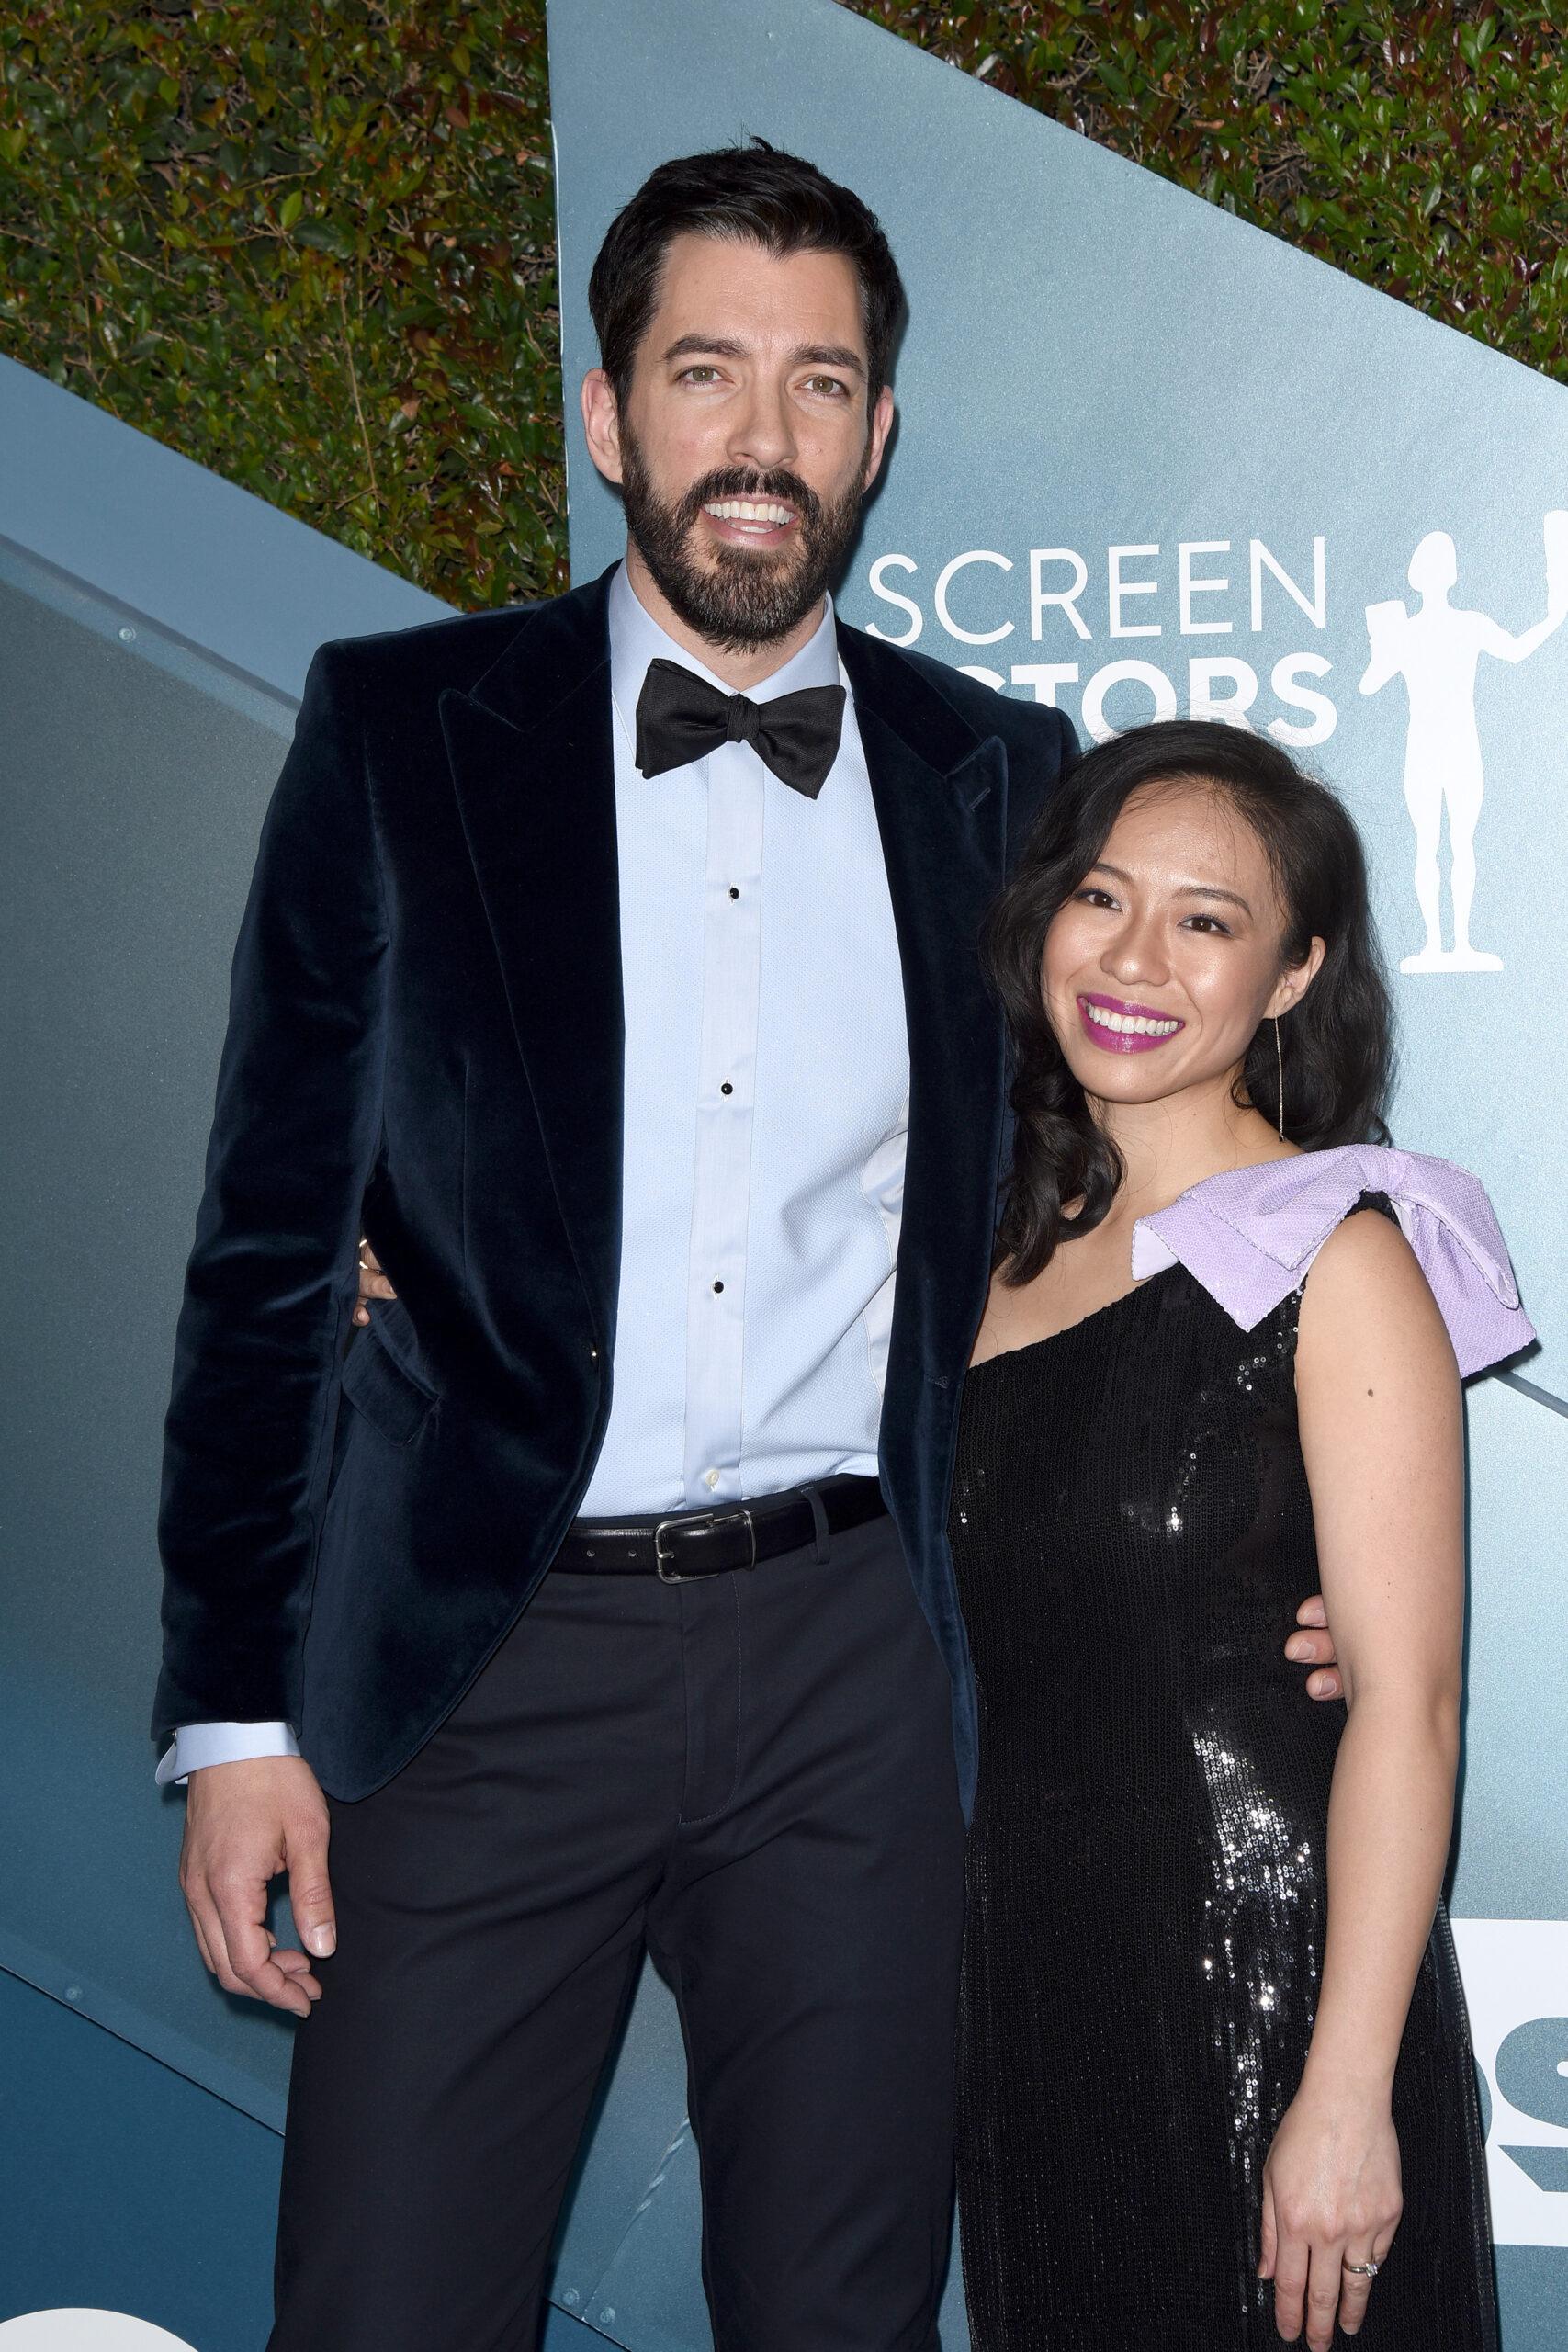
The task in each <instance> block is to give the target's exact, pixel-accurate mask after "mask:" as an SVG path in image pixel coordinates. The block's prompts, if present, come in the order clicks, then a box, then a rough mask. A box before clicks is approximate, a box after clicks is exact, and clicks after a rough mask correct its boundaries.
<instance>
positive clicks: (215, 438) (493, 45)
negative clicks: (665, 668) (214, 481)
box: [0, 0, 566, 605]
mask: <svg viewBox="0 0 1568 2352" xmlns="http://www.w3.org/2000/svg"><path fill="white" fill-rule="evenodd" d="M0 73H3V76H4V79H3V83H0V172H3V174H4V179H3V181H0V347H4V349H5V350H6V352H7V353H8V354H9V355H10V356H12V357H14V358H17V359H19V360H22V361H24V362H25V363H26V364H27V365H28V366H29V367H32V368H39V369H40V370H41V371H42V372H44V373H45V374H47V375H50V376H51V377H52V378H53V379H54V380H55V381H56V382H57V383H61V384H65V385H68V386H69V388H70V389H71V390H73V391H74V392H79V393H82V394H83V395H85V397H86V398H87V399H89V400H93V401H97V402H98V403H99V405H100V406H102V407H104V408H107V409H110V410H112V411H113V412H114V413H115V414H116V415H117V416H121V417H124V418H125V419H126V420H127V422H128V423H130V424H135V425H138V426H140V427H141V430H142V431H144V432H149V433H152V434H155V435H157V436H158V437H159V438H160V439H161V440H164V441H166V442H168V443H169V444H170V445H171V446H172V447H175V448H177V449H180V450H182V451H184V453H185V454H186V456H187V457H191V458H197V459H198V460H199V461H200V463H202V464H203V465H206V466H210V467H213V468H215V469H216V470H217V471H219V472H220V473H222V474H226V475H227V476H229V478H230V479H231V480H232V481H238V482H241V483H243V486H244V487H245V488H246V489H247V490H253V491H255V492H258V493H259V494H260V495H261V496H262V497H264V498H267V499H270V500H272V501H273V502H274V503H276V504H277V505H279V506H283V507H287V508H288V511H289V512H290V513H291V514H294V515H299V517H300V519H301V520H302V521H304V522H307V523H310V524H313V525H315V526H316V527H317V528H318V529H320V530H323V531H327V532H330V533H332V534H333V537H337V538H339V539H341V540H343V541H344V542H345V543H346V544H347V545H348V546H349V547H352V548H357V549H358V550H359V551H360V552H361V553H362V554H365V555H368V556H373V557H376V558H377V559H378V560H380V561H382V562H384V563H387V564H389V565H390V566H391V567H392V569H393V570H395V571H400V572H402V573H404V574H405V575H406V576H408V577H409V578H411V579H413V580H417V581H419V582H422V583H423V585H424V586H426V587H428V588H430V589H432V590H433V591H434V593H435V594H438V595H445V596H447V597H449V598H450V599H451V600H452V601H453V602H454V603H457V604H460V605H486V604H500V603H504V602H505V601H506V599H507V597H508V595H509V594H542V593H546V592H547V591H549V590H551V589H553V588H556V587H559V586H562V585H564V584H565V580H566V535H565V518H564V485H563V481H562V474H561V457H560V415H559V412H560V366H559V336H558V322H557V316H556V308H555V303H556V289H555V223H554V218H553V211H552V191H551V180H550V150H549V130H548V120H547V81H546V69H545V40H544V26H543V8H542V6H539V5H537V0H524V5H522V6H513V7H508V6H480V7H470V8H468V9H467V10H464V11H459V10H457V9H455V8H441V7H434V6H428V5H421V0H390V5H387V6H367V5H365V0H347V4H346V5H344V0H338V4H337V5H334V6H333V7H332V8H330V9H329V8H327V7H325V6H319V5H309V0H271V5H269V6H257V5H251V0H238V5H234V4H233V0H222V5H219V6H191V5H189V4H188V0H161V5H158V6H148V5H145V0H142V4H141V5H136V0H131V5H126V0H74V5H65V0H39V5H32V6H28V5H25V0H24V5H22V6H12V7H11V8H10V9H9V10H8V11H7V12H6V18H5V22H4V26H3V28H0Z"/></svg>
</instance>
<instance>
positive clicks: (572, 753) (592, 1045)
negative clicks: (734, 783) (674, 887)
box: [441, 574, 626, 1348]
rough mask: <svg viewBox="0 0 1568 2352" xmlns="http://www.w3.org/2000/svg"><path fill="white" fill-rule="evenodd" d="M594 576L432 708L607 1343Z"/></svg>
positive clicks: (605, 880)
mask: <svg viewBox="0 0 1568 2352" xmlns="http://www.w3.org/2000/svg"><path fill="white" fill-rule="evenodd" d="M607 581H608V574H606V575H605V577H604V579H602V580H598V581H595V582H592V584H591V585H590V586H589V587H587V588H584V589H581V590H578V591H574V592H573V594H570V595H568V596H562V597H559V598H558V599H556V600H555V601H554V602H553V603H551V604H548V605H542V606H540V607H539V608H538V610H537V611H536V612H535V613H534V614H533V616H531V617H530V619H529V620H528V621H527V622H525V625H524V626H523V628H520V629H519V631H518V633H517V635H516V636H515V637H514V638H513V640H512V642H511V643H510V645H509V646H508V647H507V650H506V651H505V652H504V653H503V654H502V657H501V659H500V661H499V662H496V663H495V664H494V665H493V666H492V667H491V669H490V670H488V671H487V672H486V673H485V674H484V675H483V677H481V678H480V679H479V682H478V684H476V685H475V686H474V687H473V688H472V689H471V691H470V692H468V694H462V693H459V692H458V691H457V690H456V689H453V690H451V691H449V692H448V693H446V694H445V695H443V696H442V698H441V724H442V729H443V731H444V733H445V736H446V748H447V754H448V758H449V760H450V763H451V768H452V780H453V785H454V788H455V790H456V793H457V804H458V808H459V810H460V812H461V816H462V821H463V830H464V833H465V835H466V837H467V840H468V854H469V856H470V858H471V859H472V861H473V867H474V873H475V876H476V878H477V880H478V883H479V895H480V897H481V899H483V901H484V908H485V913H486V916H487V918H488V920H489V923H490V929H491V937H492V939H493V941H494V944H495V952H496V956H497V959H498V961H499V963H500V966H501V974H502V981H503V983H504V985H505V990H506V1000H507V1004H508V1007H509V1010H510V1012H511V1015H512V1026H513V1032H514V1033H515V1035H516V1039H517V1046H518V1051H519V1052H520V1054H521V1055H522V1057H523V1064H524V1068H525V1071H526V1074H527V1079H528V1084H529V1087H530V1089H531V1091H532V1093H533V1098H534V1104H535V1109H536V1113H537V1115H538V1121H539V1126H540V1130H541V1133H542V1135H543V1137H544V1146H545V1152H546V1156H547V1160H548V1163H549V1170H550V1176H551V1181H552V1182H553V1185H554V1188H555V1193H556V1199H557V1202H558V1205H559V1208H560V1214H561V1217H562V1220H563V1222H564V1223H565V1226H566V1228H567V1232H568V1235H569V1236H570V1241H571V1247H572V1251H573V1254H574V1256H575V1258H576V1261H577V1266H578V1272H579V1273H580V1275H581V1280H582V1283H583V1287H584V1289H585V1290H586V1292H587V1294H588V1297H589V1301H590V1303H591V1305H592V1309H593V1313H594V1319H595V1322H596V1324H597V1326H598V1328H599V1329H600V1332H601V1334H602V1339H603V1343H604V1346H605V1347H606V1348H608V1347H609V1346H610V1345H611V1344H613V1341H614V1335H615V1334H614V1325H615V1294H616V1285H617V1283H618V1279H619V1268H620V1231H621V1145H622V1126H623V1112H622V1093H623V1071H624V1064H625V1054H626V1026H625V1017H624V1012H623V1007H622V999H621V937H620V893H619V875H618V867H617V860H616V848H615V752H614V745H613V740H612V736H611V724H612V720H611V706H610V669H609V662H610V651H609V638H608V630H607V625H606V620H605V595H606V586H607Z"/></svg>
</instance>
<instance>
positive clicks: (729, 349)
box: [664, 334, 746, 362]
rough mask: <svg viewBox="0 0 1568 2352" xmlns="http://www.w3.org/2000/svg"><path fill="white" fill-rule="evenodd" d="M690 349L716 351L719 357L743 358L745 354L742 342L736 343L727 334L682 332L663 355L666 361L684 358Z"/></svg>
mask: <svg viewBox="0 0 1568 2352" xmlns="http://www.w3.org/2000/svg"><path fill="white" fill-rule="evenodd" d="M692 351H716V352H717V354H718V356H719V357H720V358H721V359H743V358H744V357H745V356H746V347H745V345H744V344H739V343H736V342H735V341H734V340H733V339H732V338H731V337H730V336H728V335H722V334H683V335H682V336H680V337H679V339H678V340H677V341H676V342H674V343H672V344H671V346H670V348H669V350H668V351H667V352H666V353H665V355H664V356H665V359H666V361H667V362H668V361H670V360H671V359H684V358H685V356H686V355H687V353H688V352H692Z"/></svg>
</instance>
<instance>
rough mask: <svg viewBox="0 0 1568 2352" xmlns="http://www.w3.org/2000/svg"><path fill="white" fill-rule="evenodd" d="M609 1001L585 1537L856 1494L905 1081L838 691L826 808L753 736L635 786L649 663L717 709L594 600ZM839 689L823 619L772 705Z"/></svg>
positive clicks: (214, 1730) (208, 1760)
mask: <svg viewBox="0 0 1568 2352" xmlns="http://www.w3.org/2000/svg"><path fill="white" fill-rule="evenodd" d="M609 620H610V683H611V696H612V701H613V704H614V712H613V721H614V733H615V825H616V839H617V844H618V855H619V869H620V918H621V957H622V967H623V989H624V995H625V1006H626V1080H625V1084H626V1095H625V1104H626V1129H625V1143H624V1159H623V1187H622V1199H623V1211H622V1246H621V1276H620V1293H619V1302H618V1306H617V1311H616V1327H615V1383H614V1393H613V1399H612V1405H611V1411H610V1420H609V1426H608V1428H607V1430H606V1431H605V1435H604V1445H603V1448H602V1449H601V1452H600V1454H599V1458H598V1461H597V1464H595V1467H594V1470H593V1474H592V1479H591V1481H590V1483H589V1487H588V1490H587V1492H586V1494H585V1495H584V1496H583V1498H582V1502H581V1506H580V1508H581V1511H582V1513H583V1515H584V1516H585V1517H588V1518H609V1517H619V1516H622V1515H627V1514H640V1513H646V1512H654V1511H677V1510H700V1509H701V1508H702V1507H703V1506H704V1505H705V1504H706V1503H710V1502H712V1501H714V1500H715V1499H718V1500H720V1501H732V1500H739V1499H742V1498H750V1497H755V1496H759V1495H767V1494H773V1493H776V1492H778V1491H779V1490H780V1489H782V1488H784V1487H795V1486H799V1485H801V1484H803V1483H804V1482H806V1481H808V1480H811V1479H817V1478H823V1477H827V1476H830V1475H832V1474H833V1473H834V1472H836V1471H855V1472H859V1473H862V1474H863V1475H868V1476H869V1475H874V1472H875V1469H876V1453H877V1432H878V1425H879V1421H880V1418H881V1405H882V1385H883V1375H884V1372H885V1369H886V1358H887V1340H888V1333H889V1329H890V1328H891V1323H892V1316H893V1283H894V1266H895V1262H896V1260H897V1245H898V1224H899V1216H900V1213H901V1209H902V1204H903V1189H904V1148H905V1139H906V1131H907V1127H908V1103H909V1062H908V1045H907V1041H906V1035H905V1023H904V995H903V984H902V975H901V970H900V966H899V960H898V947H897V936H896V933H895V931H894V922H893V908H892V903H891V900H890V899H889V896H888V889H887V877H886V869H885V867H884V864H883V857H882V845H881V839H880V836H879V833H878V830H877V822H876V812H875V809H874V805H873V801H872V794H871V782H870V778H869V776H868V775H867V772H866V765H865V755H864V752H863V750H862V748H861V741H860V733H859V729H858V728H857V726H856V723H855V714H854V702H853V697H852V695H851V696H849V698H848V699H847V701H846V706H845V712H844V728H843V736H842V740H841V741H840V747H839V753H838V757H837V759H836V760H835V762H834V763H833V766H832V769H831V770H830V772H829V776H828V779H827V781H826V783H825V784H824V785H823V787H822V790H821V792H820V794H819V795H818V797H817V799H815V800H810V799H807V797H805V795H803V794H801V793H798V792H795V791H793V790H792V789H791V788H790V786H787V785H785V784H783V783H781V782H780V781H779V779H778V778H777V777H776V776H774V775H772V774H771V773H770V772H769V770H768V769H767V768H766V767H764V765H763V763H762V762H761V759H760V758H759V757H758V755H757V753H756V752H755V751H754V750H753V749H752V748H751V746H750V744H748V743H722V744H720V745H719V746H718V747H717V748H716V750H715V751H713V752H710V753H709V754H708V756H707V757H706V758H705V759H702V760H697V761H694V762H693V763H692V764H691V765H690V766H688V767H683V768H676V769H673V770H671V771H668V772H667V773H666V774H664V775H659V776H655V777H653V778H651V779H649V778H645V777H644V776H643V775H641V774H640V773H639V772H638V769H637V763H636V758H635V749H634V747H635V743H636V733H637V696H638V694H639V693H640V691H641V688H642V682H643V678H644V676H645V674H646V673H647V670H648V665H649V662H652V661H654V660H655V659H657V658H659V657H660V656H662V657H663V658H664V659H666V660H668V661H671V662H680V663H681V664H682V667H683V668H685V669H687V670H690V671H692V672H693V673H694V674H695V675H697V676H698V677H701V678H704V679H705V680H706V681H707V683H708V684H710V685H713V686H716V687H717V689H718V690H719V692H720V693H722V694H728V693H730V692H731V691H733V690H732V689H731V688H730V687H729V686H728V685H727V684H725V682H724V681H723V680H722V679H721V678H718V677H716V676H715V675H714V673H712V672H711V671H709V670H707V669H706V668H705V667H704V665H703V664H702V663H701V662H697V661H694V659H693V657H692V656H691V655H690V654H689V653H687V652H686V651H685V650H683V648H682V647H681V646H679V645H677V644H676V643H675V642H674V640H673V639H671V638H670V637H668V636H667V635H666V634H665V632H664V630H663V629H661V628H660V626H659V624H658V622H657V621H655V620H654V619H653V617H652V616H651V615H650V614H649V612H648V611H647V610H646V608H645V607H644V606H643V605H642V604H641V603H640V602H639V601H638V598H637V594H636V593H635V591H634V590H633V588H632V586H631V583H630V582H629V580H628V579H627V577H626V571H625V568H624V567H623V568H622V569H621V570H620V571H618V572H617V573H616V574H615V579H614V581H613V582H612V583H611V587H610V599H609ZM832 684H842V685H844V686H845V688H846V693H847V691H848V680H847V678H846V676H845V674H844V672H843V668H842V665H841V664H840V661H839V654H838V644H837V639H836V636H835V632H834V623H833V612H832V606H831V604H830V603H829V604H828V605H827V606H826V609H825V610H824V613H823V616H822V622H821V626H820V627H819V628H818V630H817V632H816V634H815V635H814V636H813V637H812V639H810V641H809V643H808V644H807V645H805V646H803V647H802V649H801V650H800V651H799V652H798V653H796V654H795V656H794V657H793V659H792V660H790V661H789V662H786V663H785V664H784V668H783V669H781V670H777V671H775V672H774V673H773V676H772V677H770V678H767V679H764V680H763V681H762V682H761V684H758V685H755V686H752V687H750V688H749V689H748V693H749V695H750V699H751V700H752V701H753V702H770V701H772V700H773V699H774V697H775V696H777V695H786V694H794V693H796V692H798V691H799V690H800V689H801V688H802V687H806V686H820V685H832ZM298 1753H299V1749H298V1746H297V1744H296V1742H295V1739H294V1736H293V1733H292V1732H291V1731H290V1729H289V1727H288V1724H276V1723H269V1724H255V1723H252V1724H188V1725H186V1726H185V1727H183V1728H182V1729H181V1730H180V1732H179V1733H178V1735H177V1736H176V1738H175V1743H174V1745H173V1746H172V1747H170V1749H169V1751H168V1753H167V1754H166V1755H165V1756H164V1758H163V1761H162V1762H161V1763H160V1765H159V1767H158V1779H159V1780H160V1781H168V1780H174V1779H177V1778H183V1777H184V1776H185V1774H186V1773H187V1772H189V1771H193V1770H199V1769H200V1768H201V1767H202V1766H203V1765H206V1764H216V1763H222V1762H228V1761H232V1760H236V1759H238V1758H242V1757H252V1756H262V1755H265V1756H276V1755H297V1754H298Z"/></svg>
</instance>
